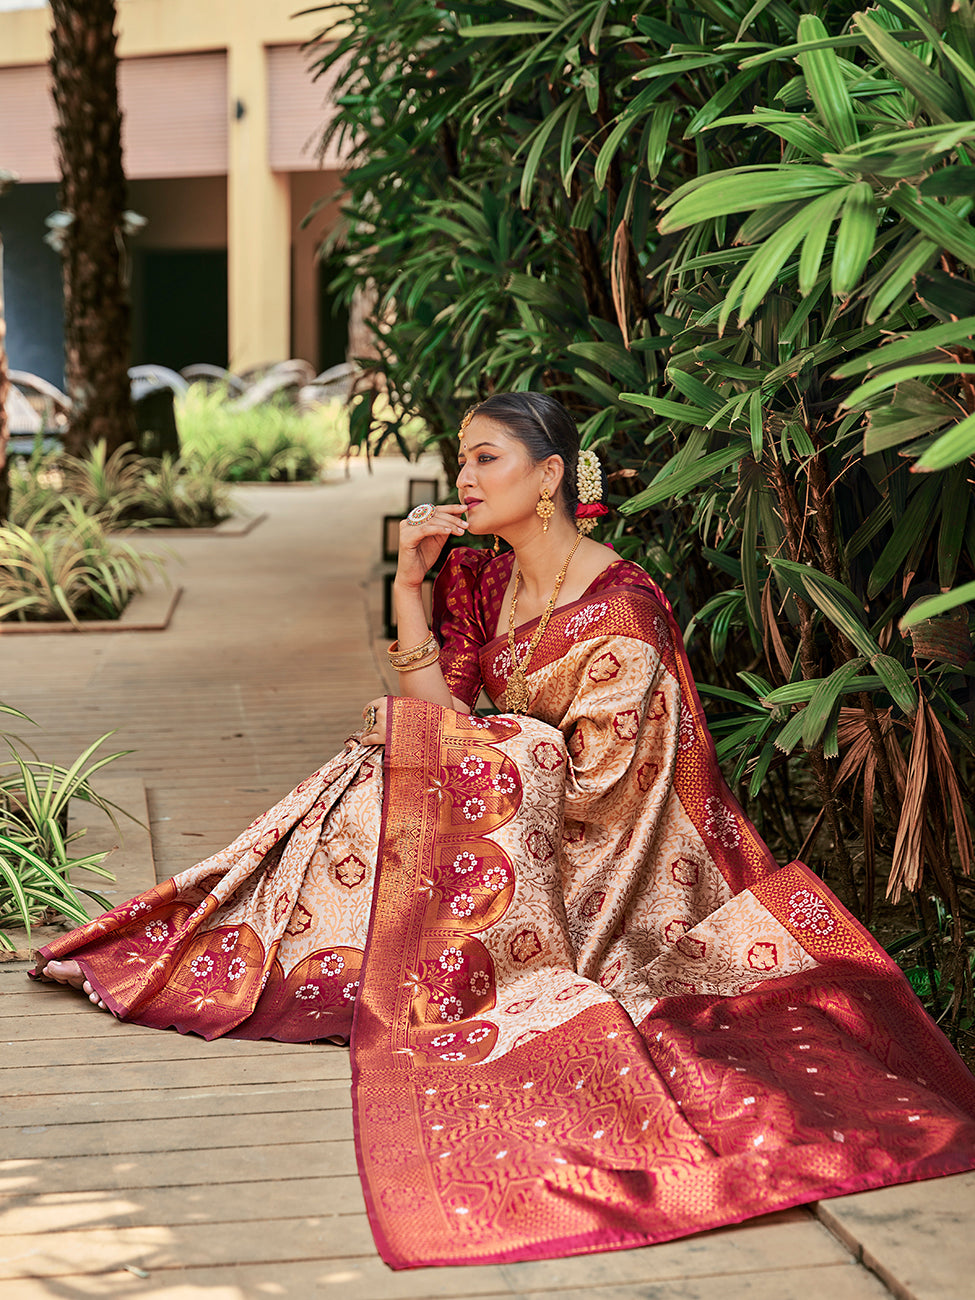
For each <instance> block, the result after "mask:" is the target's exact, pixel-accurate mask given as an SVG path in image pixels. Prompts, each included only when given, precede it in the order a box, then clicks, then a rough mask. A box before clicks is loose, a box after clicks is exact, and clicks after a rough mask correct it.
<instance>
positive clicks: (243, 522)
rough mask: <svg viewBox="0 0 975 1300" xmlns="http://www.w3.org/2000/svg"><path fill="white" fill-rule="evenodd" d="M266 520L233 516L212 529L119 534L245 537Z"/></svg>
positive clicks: (143, 530) (129, 530)
mask: <svg viewBox="0 0 975 1300" xmlns="http://www.w3.org/2000/svg"><path fill="white" fill-rule="evenodd" d="M266 518H267V514H266V513H262V514H258V515H241V514H233V515H231V516H230V517H229V518H228V519H223V520H221V522H220V523H219V524H214V525H213V527H212V528H164V527H161V528H124V529H121V530H120V532H119V535H120V536H124V537H154V538H156V537H174V538H175V537H246V536H247V534H248V533H251V532H253V531H254V529H255V528H256V527H257V525H258V524H262V523H263V522H264V520H265V519H266Z"/></svg>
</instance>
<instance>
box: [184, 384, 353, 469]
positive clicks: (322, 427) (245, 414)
mask: <svg viewBox="0 0 975 1300" xmlns="http://www.w3.org/2000/svg"><path fill="white" fill-rule="evenodd" d="M176 418H177V421H178V423H179V432H180V442H181V444H182V448H183V456H184V458H185V459H186V461H187V462H189V463H190V464H208V465H210V466H212V467H213V469H214V472H218V467H221V468H220V471H219V472H222V473H223V475H224V477H226V479H227V480H228V481H230V482H235V483H239V482H244V481H254V480H256V481H259V482H265V483H277V482H296V481H310V480H314V479H318V478H320V477H321V475H322V471H323V470H324V468H325V466H326V465H327V464H328V462H329V461H330V460H332V459H334V458H335V457H336V456H338V455H340V454H341V452H342V451H343V449H344V447H345V446H346V445H347V443H348V421H347V417H346V411H345V408H344V406H343V404H342V403H341V402H340V401H338V400H336V401H334V402H330V403H328V404H327V405H325V406H321V407H318V408H316V409H315V410H313V411H308V412H304V413H303V412H299V411H296V410H294V408H293V407H291V406H290V405H289V404H288V403H287V402H286V401H285V399H283V398H279V399H275V400H272V401H269V402H265V403H263V404H262V405H260V406H256V407H254V408H252V409H251V410H245V411H242V410H235V409H234V407H233V405H232V404H230V403H228V401H227V395H226V393H225V392H224V391H223V390H221V389H210V390H208V389H207V386H206V385H205V384H192V385H191V386H190V390H189V392H188V393H187V394H185V396H183V397H181V398H179V399H178V400H177V407H176Z"/></svg>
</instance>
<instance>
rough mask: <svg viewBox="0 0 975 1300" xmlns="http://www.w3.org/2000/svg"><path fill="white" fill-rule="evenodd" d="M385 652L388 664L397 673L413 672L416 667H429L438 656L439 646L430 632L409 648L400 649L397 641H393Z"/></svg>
mask: <svg viewBox="0 0 975 1300" xmlns="http://www.w3.org/2000/svg"><path fill="white" fill-rule="evenodd" d="M386 653H387V655H388V656H389V662H390V666H391V667H392V668H395V669H396V671H397V672H398V673H415V672H416V671H417V669H419V668H429V667H430V666H431V664H435V663H436V662H437V660H438V659H439V658H440V647H439V646H438V645H437V642H436V639H435V637H434V635H433V633H432V632H431V633H429V635H428V636H427V639H426V640H425V641H423V642H421V644H420V645H415V646H413V648H412V649H411V650H401V649H400V648H399V642H398V641H394V642H393V644H392V645H391V646H390V647H389V649H388V650H387V651H386Z"/></svg>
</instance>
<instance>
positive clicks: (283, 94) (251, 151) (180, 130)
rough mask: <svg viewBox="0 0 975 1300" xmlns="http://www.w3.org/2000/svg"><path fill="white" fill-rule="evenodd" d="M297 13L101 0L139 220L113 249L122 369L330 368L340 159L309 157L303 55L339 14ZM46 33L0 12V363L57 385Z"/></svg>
mask: <svg viewBox="0 0 975 1300" xmlns="http://www.w3.org/2000/svg"><path fill="white" fill-rule="evenodd" d="M296 8H297V6H296V5H295V4H294V0H118V54H119V59H120V66H119V100H120V104H121V109H122V115H123V118H122V147H123V162H124V166H125V171H126V175H127V176H128V178H129V207H130V208H131V209H133V210H134V211H135V212H137V213H139V214H140V215H141V216H143V217H145V218H146V219H147V223H148V224H147V225H146V227H145V228H144V230H143V231H142V232H141V233H140V234H138V235H135V236H133V237H132V239H131V240H130V241H129V251H130V255H131V289H132V304H133V361H134V362H136V363H139V362H150V363H154V364H158V365H168V366H171V367H173V368H175V369H178V368H180V367H181V366H183V365H186V364H189V363H191V362H196V361H207V362H211V363H214V364H218V365H229V366H230V368H231V369H234V370H238V371H240V370H246V369H249V368H251V367H254V366H258V365H261V364H264V363H268V362H273V361H280V360H283V359H284V358H286V357H289V356H302V357H305V358H306V359H307V360H309V361H311V363H312V364H313V365H314V366H315V367H316V369H324V368H326V367H327V366H329V365H332V364H335V363H337V362H339V361H341V360H343V359H344V356H345V348H346V322H345V320H344V318H343V316H342V314H341V312H336V311H334V310H333V307H332V295H331V293H330V287H329V281H330V274H329V272H330V267H329V263H328V261H327V260H326V261H320V260H319V258H318V249H319V246H320V244H321V242H322V239H323V238H324V237H325V236H326V235H327V234H328V233H329V231H330V230H331V229H332V228H333V226H334V224H335V222H336V221H337V219H338V205H337V203H336V201H335V200H336V196H337V193H338V189H339V185H340V179H341V170H342V159H341V157H340V156H339V154H338V153H337V151H336V150H334V149H332V150H331V151H329V152H327V153H326V154H324V155H321V153H320V142H321V138H322V133H323V131H324V128H325V126H326V125H327V123H328V121H329V120H330V117H331V113H332V111H333V110H332V108H331V107H330V105H331V86H330V85H329V84H328V82H327V81H326V80H325V79H324V78H323V79H320V80H317V81H316V80H315V79H314V77H313V74H312V70H311V69H310V67H309V64H310V60H311V57H312V56H311V55H309V53H308V52H306V51H304V50H303V49H302V45H303V43H304V42H306V41H307V40H309V39H310V38H312V37H313V36H315V35H316V34H317V33H318V32H319V31H320V30H322V29H323V28H325V27H326V26H328V24H329V23H330V22H333V21H334V20H335V17H336V14H337V13H338V12H339V10H338V7H337V6H336V7H333V8H332V9H330V10H326V11H323V12H320V13H317V14H308V15H294V11H295V9H296ZM50 27H51V15H50V10H49V8H48V7H47V5H45V4H38V3H36V2H34V3H32V2H31V0H0V168H6V169H7V170H10V171H13V172H14V173H16V174H17V175H18V177H19V183H18V184H17V185H15V186H14V187H13V188H12V189H11V190H9V191H8V192H7V194H6V196H5V197H4V198H3V199H0V235H2V238H3V244H4V288H5V296H6V315H7V326H8V335H7V348H8V353H9V363H10V366H11V367H12V368H13V369H20V370H29V371H32V372H34V373H36V374H39V375H41V376H43V377H44V378H46V379H49V380H50V381H51V382H53V383H57V384H60V383H61V381H62V370H63V357H62V346H61V287H60V285H61V279H60V264H59V260H58V256H57V254H56V253H55V252H54V251H53V250H52V249H51V248H49V247H48V245H47V244H46V243H45V242H44V235H45V233H46V226H45V218H46V217H47V216H48V215H49V214H50V213H52V212H54V211H56V209H57V207H58V202H57V180H58V165H57V148H56V142H55V135H54V123H55V114H54V105H53V101H52V98H51V93H50V70H49V66H48V61H49V59H50ZM313 210H314V211H315V215H314V216H313V217H312V218H311V219H310V220H307V221H306V219H307V218H308V214H309V213H311V212H312V211H313Z"/></svg>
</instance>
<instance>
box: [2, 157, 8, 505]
mask: <svg viewBox="0 0 975 1300" xmlns="http://www.w3.org/2000/svg"><path fill="white" fill-rule="evenodd" d="M2 191H3V184H2V180H0V193H2ZM6 343H7V321H6V318H5V317H4V314H3V241H2V240H0V524H5V523H6V522H7V516H8V515H9V513H10V466H9V465H8V463H7V444H8V442H9V441H10V427H9V425H8V424H7V392H8V391H9V388H10V381H9V379H8V378H7V347H6Z"/></svg>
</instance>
